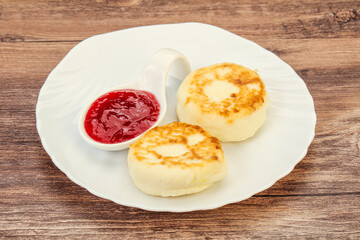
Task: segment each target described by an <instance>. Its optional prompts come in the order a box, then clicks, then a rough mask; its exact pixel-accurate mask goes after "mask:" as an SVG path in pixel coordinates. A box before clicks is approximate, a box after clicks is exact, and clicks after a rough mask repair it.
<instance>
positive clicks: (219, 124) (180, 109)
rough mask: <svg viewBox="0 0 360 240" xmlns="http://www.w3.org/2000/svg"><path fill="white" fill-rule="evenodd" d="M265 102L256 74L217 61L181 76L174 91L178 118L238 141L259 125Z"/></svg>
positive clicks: (261, 82) (266, 101)
mask: <svg viewBox="0 0 360 240" xmlns="http://www.w3.org/2000/svg"><path fill="white" fill-rule="evenodd" d="M269 104H270V100H269V97H268V95H267V93H266V90H265V85H264V83H263V81H262V80H261V78H260V76H259V74H257V73H256V72H255V71H252V70H251V69H249V68H246V67H243V66H240V65H237V64H234V63H221V64H216V65H212V66H208V67H204V68H201V69H198V70H195V71H194V72H192V73H190V74H189V75H188V76H187V77H186V78H185V80H184V81H183V82H182V84H181V86H180V87H179V89H178V92H177V106H176V112H177V115H178V118H179V120H180V121H182V122H186V123H190V124H195V125H199V126H201V127H202V128H204V129H205V130H206V131H208V132H209V133H210V134H211V135H213V136H215V137H217V138H219V139H220V140H221V141H225V142H227V141H241V140H245V139H247V138H249V137H251V136H253V135H254V134H255V133H256V131H257V130H258V129H259V128H260V127H261V126H262V125H263V123H264V122H265V120H266V109H267V108H268V106H269Z"/></svg>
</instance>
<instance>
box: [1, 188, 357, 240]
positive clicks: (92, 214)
mask: <svg viewBox="0 0 360 240" xmlns="http://www.w3.org/2000/svg"><path fill="white" fill-rule="evenodd" d="M59 187H60V186H58V185H51V184H49V185H48V189H52V191H50V192H49V194H47V196H51V198H49V199H46V198H45V199H43V198H42V197H40V198H34V197H33V196H32V193H33V192H34V190H35V191H36V189H35V188H34V187H29V188H20V189H18V191H16V192H15V191H13V193H12V195H13V196H14V197H16V198H15V199H14V201H13V202H12V203H11V204H7V205H6V206H4V205H0V213H2V214H1V215H2V218H1V219H0V226H2V227H1V232H0V234H1V235H2V236H4V237H5V238H6V237H14V236H17V237H20V238H21V237H26V238H34V237H37V238H39V237H40V238H44V239H49V238H50V237H56V238H60V239H74V238H92V239H93V238H94V239H112V238H121V237H125V238H126V239H142V238H146V239H170V238H173V239H189V238H190V239H239V238H242V239H244V238H246V239H248V238H294V237H295V238H305V237H310V236H311V238H324V239H325V238H326V239H328V238H332V239H344V238H347V239H358V238H359V237H360V206H359V204H358V203H359V202H360V196H359V195H343V196H311V197H299V196H294V197H253V198H251V199H248V200H246V201H243V202H242V203H237V204H231V205H228V206H225V207H223V208H220V209H215V210H210V211H196V212H189V213H166V212H159V213H156V212H147V211H141V210H137V209H134V208H127V207H122V206H119V205H116V204H114V203H111V202H109V201H104V200H97V199H96V198H95V197H93V196H91V195H83V194H82V193H83V191H81V189H79V190H80V194H74V193H72V191H71V190H77V189H76V187H75V188H74V189H71V188H59ZM19 194H22V195H20V196H21V198H19ZM26 198H28V199H29V198H30V199H31V200H30V199H29V200H28V201H26V200H25V199H26ZM20 199H21V200H20ZM234 209H236V211H234Z"/></svg>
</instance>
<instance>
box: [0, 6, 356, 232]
mask: <svg viewBox="0 0 360 240" xmlns="http://www.w3.org/2000/svg"><path fill="white" fill-rule="evenodd" d="M189 21H196V22H204V23H209V24H213V25H216V26H219V27H222V28H224V29H226V30H229V31H231V32H233V33H235V34H238V35H241V36H243V37H245V38H247V39H250V40H252V41H254V42H256V43H258V44H260V45H261V46H263V47H265V48H267V49H269V50H271V51H273V52H274V53H275V54H277V55H278V56H280V57H281V58H282V59H283V60H285V61H286V62H287V63H289V64H290V65H291V66H292V67H293V68H294V69H295V71H296V72H297V73H298V74H299V75H300V76H301V77H302V78H303V79H304V81H305V82H306V84H307V86H308V88H309V90H310V92H311V94H312V96H313V98H314V101H315V107H316V112H317V117H318V122H317V127H316V137H315V139H314V141H313V143H312V145H311V146H310V149H309V152H308V154H307V156H306V157H305V158H304V159H303V160H302V161H301V162H300V163H299V164H298V165H297V166H296V168H295V169H294V170H293V171H292V172H291V173H290V174H289V175H288V176H286V177H284V178H283V179H281V180H280V181H278V182H277V183H276V184H275V185H274V186H272V187H271V188H270V189H268V190H266V191H264V192H261V193H259V194H257V195H255V196H253V197H251V198H250V199H247V200H245V201H242V202H239V203H234V204H230V205H227V206H224V207H221V208H219V209H215V210H209V211H195V212H188V213H166V212H148V211H143V210H139V209H135V208H130V207H125V206H120V205H117V204H115V203H113V202H111V201H108V200H104V199H101V198H99V197H96V196H93V195H92V194H90V193H89V192H87V191H86V190H85V189H83V188H81V187H79V186H78V185H76V184H74V183H73V182H72V181H70V180H69V179H68V178H67V177H66V176H65V175H64V174H63V173H62V172H61V171H60V170H59V169H57V168H56V167H55V166H54V164H53V163H52V161H51V159H50V158H49V156H48V155H47V154H46V152H45V151H44V149H43V147H42V145H41V143H40V140H39V137H38V134H37V131H36V127H35V105H36V101H37V96H38V93H39V90H40V87H41V86H42V84H43V83H44V81H45V79H46V77H47V75H48V74H49V72H50V71H51V70H52V69H53V68H54V67H55V66H56V64H57V63H58V62H59V61H60V60H61V59H62V58H63V57H64V56H65V54H66V53H67V52H68V51H69V50H70V49H71V48H72V47H74V46H75V45H76V44H77V43H78V42H79V41H81V40H83V39H85V38H87V37H89V36H92V35H95V34H100V33H105V32H110V31H114V30H119V29H125V28H129V27H135V26H142V25H150V24H160V23H177V22H189ZM0 83H1V85H0V86H1V88H0V89H1V90H0V91H1V94H0V101H1V104H0V141H1V144H0V153H1V154H0V238H10V237H15V238H16V237H17V238H20V239H25V238H26V239H29V238H43V239H51V238H59V239H65V238H68V239H74V238H76V239H81V238H85V239H91V238H94V239H114V238H124V239H144V238H146V239H169V238H172V239H188V238H193V239H242V238H269V239H278V238H292V239H298V238H320V237H321V238H334V239H345V238H349V239H359V238H360V1H341V0H334V1H320V0H316V1H312V0H303V1H299V2H298V1H263V0H259V1H250V0H246V1H235V0H229V1H155V0H153V1H145V0H144V1H141V0H125V1H114V0H106V1H105V0H96V1H79V0H77V1H47V2H45V1H37V0H36V1H35V0H28V1H14V0H1V1H0Z"/></svg>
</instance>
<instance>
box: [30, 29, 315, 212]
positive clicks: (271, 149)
mask: <svg viewBox="0 0 360 240" xmlns="http://www.w3.org/2000/svg"><path fill="white" fill-rule="evenodd" d="M161 48H171V49H175V50H177V51H179V52H181V53H183V54H184V55H185V56H186V57H187V58H188V59H189V61H190V65H191V67H192V69H197V68H200V67H203V66H207V65H211V64H215V63H220V62H234V63H237V64H240V65H244V66H246V67H249V68H251V69H257V71H258V73H259V74H260V76H261V77H262V79H263V81H264V83H265V85H266V88H267V91H268V93H269V96H270V100H271V107H270V108H269V109H268V119H267V121H266V123H265V125H264V126H263V127H262V128H261V129H260V131H258V133H257V134H256V135H255V136H254V137H252V138H251V139H249V140H247V141H244V142H237V143H223V149H224V152H225V157H226V159H227V161H228V165H229V171H228V173H227V175H226V177H225V178H224V179H223V180H222V181H220V182H219V183H217V184H215V185H213V186H212V187H210V188H209V189H207V190H205V191H203V192H201V193H197V194H194V195H188V196H183V197H176V198H161V197H153V196H148V195H146V194H144V193H142V192H141V191H139V190H138V189H137V188H136V187H135V186H134V185H133V183H132V181H131V179H130V176H129V173H128V170H127V166H126V159H127V150H122V151H118V152H107V151H104V150H99V149H96V148H94V147H92V146H90V145H89V144H87V143H86V142H85V141H84V140H83V139H82V138H81V137H80V134H79V132H78V130H77V122H78V118H79V115H80V111H81V109H82V108H83V107H84V106H85V104H86V103H88V102H89V101H90V100H91V99H93V98H94V97H95V96H96V95H98V94H99V93H101V92H104V91H106V90H107V89H112V88H114V87H116V86H118V85H120V84H125V83H127V82H131V81H133V80H134V79H136V78H137V77H138V74H139V73H140V72H141V70H142V68H143V67H144V66H145V64H146V63H147V61H148V60H149V58H150V57H151V55H152V54H153V53H154V52H155V51H157V50H158V49H161ZM179 84H180V82H179V81H178V80H177V79H174V78H172V77H169V79H168V81H167V101H168V109H167V113H166V116H165V119H164V121H163V122H162V124H166V123H169V122H173V121H177V117H176V113H175V105H176V96H175V94H176V91H177V88H178V86H179ZM36 123H37V129H38V132H39V135H40V138H41V142H42V144H43V146H44V148H45V150H46V151H47V153H48V154H49V156H50V157H51V159H52V161H53V162H54V164H55V165H56V166H57V167H58V168H59V169H60V170H61V171H63V172H64V173H65V174H66V175H67V176H68V177H69V178H70V179H71V180H72V181H73V182H75V183H77V184H78V185H80V186H82V187H84V188H86V189H87V190H88V191H89V192H91V193H92V194H94V195H97V196H99V197H102V198H106V199H109V200H112V201H114V202H116V203H119V204H122V205H126V206H132V207H137V208H142V209H146V210H151V211H172V212H185V211H193V210H205V209H212V208H217V207H220V206H223V205H225V204H229V203H233V202H238V201H241V200H244V199H246V198H249V197H251V196H252V195H253V194H256V193H258V192H260V191H263V190H265V189H267V188H269V187H270V186H271V185H273V184H274V183H275V182H276V181H277V180H279V179H280V178H282V177H284V176H285V175H287V174H288V173H290V172H291V171H292V169H293V168H294V167H295V165H296V164H297V163H298V162H299V161H300V160H301V159H302V158H303V157H304V156H305V155H306V152H307V149H308V147H309V145H310V143H311V141H312V140H313V138H314V132H315V123H316V115H315V110H314V103H313V99H312V97H311V95H310V93H309V91H308V89H307V87H306V85H305V83H304V81H303V80H302V79H301V78H300V77H299V76H298V75H297V74H296V72H295V71H294V70H293V69H292V68H291V67H290V66H289V65H287V64H286V63H285V62H283V61H282V60H281V59H280V58H278V57H277V56H276V55H274V54H273V53H271V52H269V51H267V50H265V49H264V48H262V47H260V46H259V45H257V44H255V43H253V42H251V41H249V40H246V39H244V38H242V37H239V36H237V35H235V34H232V33H230V32H228V31H225V30H223V29H221V28H218V27H215V26H211V25H207V24H201V23H182V24H169V25H156V26H146V27H138V28H132V29H126V30H121V31H116V32H111V33H106V34H102V35H97V36H94V37H91V38H88V39H86V40H84V41H82V42H81V43H79V44H78V45H77V46H75V47H74V48H73V49H72V50H71V51H70V52H69V53H68V54H67V55H66V57H65V58H64V59H63V60H62V61H61V62H60V63H59V64H58V65H57V66H56V68H55V69H54V70H53V71H52V72H51V73H50V75H49V76H48V78H47V79H46V81H45V83H44V85H43V87H42V88H41V91H40V93H39V98H38V103H37V106H36Z"/></svg>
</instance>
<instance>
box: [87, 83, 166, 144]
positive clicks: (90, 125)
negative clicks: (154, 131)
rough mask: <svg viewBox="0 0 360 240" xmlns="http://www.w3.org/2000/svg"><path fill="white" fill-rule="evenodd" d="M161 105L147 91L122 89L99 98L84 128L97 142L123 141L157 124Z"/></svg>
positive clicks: (88, 113)
mask: <svg viewBox="0 0 360 240" xmlns="http://www.w3.org/2000/svg"><path fill="white" fill-rule="evenodd" d="M159 114H160V104H159V102H158V101H157V99H156V97H155V95H154V94H152V93H150V92H147V91H140V90H134V89H122V90H116V91H112V92H109V93H106V94H104V95H102V96H101V97H99V98H98V99H97V100H96V101H95V102H94V103H93V104H92V105H91V106H90V108H89V110H88V112H87V114H86V117H85V122H84V124H85V130H86V132H87V134H88V135H89V136H90V137H91V138H92V139H94V140H95V141H97V142H101V143H121V142H125V141H127V140H130V139H132V138H135V137H137V136H139V135H140V134H141V133H143V132H145V131H146V130H148V129H149V128H150V127H151V126H153V125H154V124H155V122H156V121H157V119H158V117H159Z"/></svg>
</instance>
